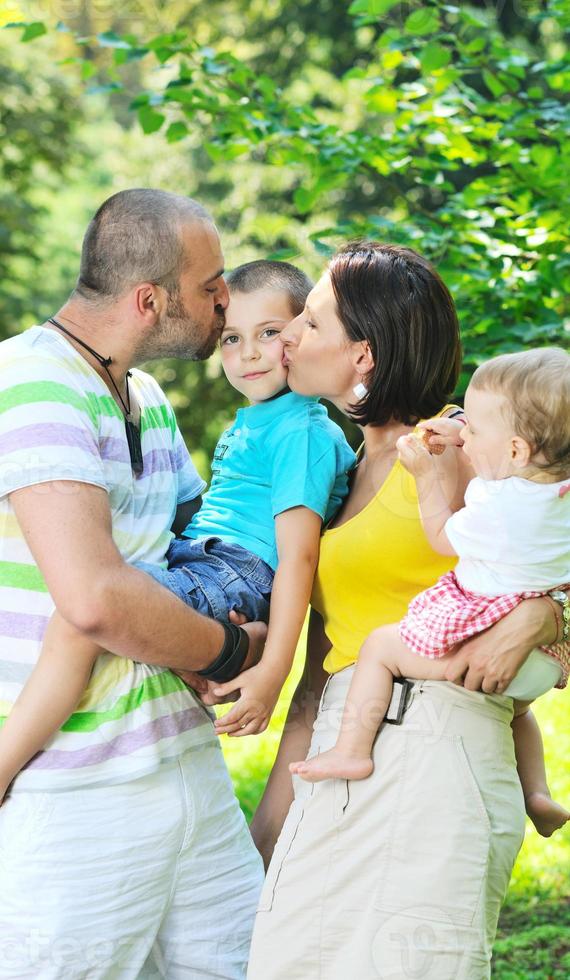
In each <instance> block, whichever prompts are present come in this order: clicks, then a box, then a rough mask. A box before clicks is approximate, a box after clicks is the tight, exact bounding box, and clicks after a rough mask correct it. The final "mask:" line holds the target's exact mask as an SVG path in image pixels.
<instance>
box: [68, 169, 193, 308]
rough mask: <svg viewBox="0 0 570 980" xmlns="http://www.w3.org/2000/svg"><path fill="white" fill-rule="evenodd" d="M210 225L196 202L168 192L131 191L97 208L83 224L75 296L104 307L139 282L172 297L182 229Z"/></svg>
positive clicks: (182, 259)
mask: <svg viewBox="0 0 570 980" xmlns="http://www.w3.org/2000/svg"><path fill="white" fill-rule="evenodd" d="M196 221H204V222H209V223H211V222H212V218H211V217H210V215H209V214H208V212H207V211H206V209H205V208H203V207H202V205H201V204H198V202H197V201H194V200H192V198H189V197H183V196H182V195H179V194H172V193H170V192H169V191H161V190H153V189H152V188H133V189H131V190H126V191H119V193H118V194H113V196H112V197H109V198H108V199H107V200H106V201H104V202H103V204H102V205H101V207H100V208H99V210H98V211H97V213H96V214H95V216H94V217H93V218H92V220H91V221H90V223H89V226H88V228H87V231H86V233H85V238H84V239H83V248H82V252H81V267H80V272H79V278H78V280H77V285H76V287H75V295H76V296H80V297H81V298H82V299H85V300H87V301H89V302H94V303H97V302H102V303H106V302H108V301H110V300H113V299H116V298H117V297H118V296H121V295H123V293H125V292H126V291H127V290H128V289H130V288H131V287H132V286H134V285H136V284H137V283H139V282H149V283H153V284H155V285H157V286H162V287H163V288H164V289H165V290H166V291H167V293H169V294H170V293H176V292H177V289H178V283H179V281H180V274H181V272H182V270H183V268H184V266H185V264H187V263H188V262H189V261H191V260H192V256H191V255H188V254H187V253H186V254H185V250H184V244H183V239H182V229H183V227H184V226H185V225H188V224H191V223H193V222H196Z"/></svg>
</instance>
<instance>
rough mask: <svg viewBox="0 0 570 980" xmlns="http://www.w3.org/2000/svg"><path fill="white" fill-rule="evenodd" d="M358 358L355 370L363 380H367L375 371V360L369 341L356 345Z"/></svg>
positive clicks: (362, 341)
mask: <svg viewBox="0 0 570 980" xmlns="http://www.w3.org/2000/svg"><path fill="white" fill-rule="evenodd" d="M356 347H357V357H356V363H355V368H356V370H357V371H358V374H359V375H360V376H361V377H362V378H366V377H367V376H368V375H369V374H371V373H372V371H373V370H374V358H373V357H372V351H371V350H370V344H369V343H368V341H367V340H361V341H359V342H358V343H357V344H356Z"/></svg>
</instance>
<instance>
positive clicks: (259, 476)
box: [184, 392, 356, 569]
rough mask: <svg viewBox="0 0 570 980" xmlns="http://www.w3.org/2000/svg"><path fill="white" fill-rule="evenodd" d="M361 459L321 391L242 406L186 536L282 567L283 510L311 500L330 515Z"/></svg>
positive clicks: (310, 504)
mask: <svg viewBox="0 0 570 980" xmlns="http://www.w3.org/2000/svg"><path fill="white" fill-rule="evenodd" d="M355 461H356V457H355V455H354V453H353V451H352V449H351V448H350V446H349V445H348V443H347V441H346V439H345V437H344V433H343V432H342V429H340V427H339V426H338V425H336V423H335V422H332V421H331V419H329V417H328V414H327V410H326V408H325V407H324V405H320V404H319V402H318V401H317V400H316V399H315V398H308V397H307V396H306V395H297V394H295V393H294V392H288V393H287V394H285V395H281V396H280V397H279V398H274V399H272V400H270V401H266V402H260V403H259V404H258V405H250V406H249V407H248V408H240V409H238V412H237V415H236V419H235V422H234V423H233V425H232V426H230V428H229V429H226V431H225V432H224V433H223V435H222V436H221V438H220V440H219V442H218V445H217V446H216V450H215V452H214V459H213V463H212V482H211V485H210V489H209V490H208V492H207V493H206V494H205V496H204V501H203V504H202V506H201V508H200V510H199V511H198V513H197V514H195V515H194V517H193V518H192V520H191V522H190V524H189V525H188V527H187V528H186V529H185V531H184V537H187V538H194V539H197V538H205V537H211V536H213V537H218V538H222V540H223V541H228V542H230V543H232V544H239V545H241V546H242V548H247V550H248V551H251V552H253V554H255V555H259V557H260V558H263V560H264V561H266V562H267V564H268V565H271V567H272V568H274V569H275V568H276V567H277V560H278V559H277V545H276V541H275V522H274V519H275V517H276V516H277V515H278V514H281V513H282V512H283V511H284V510H289V509H290V508H291V507H308V508H309V510H313V511H315V513H316V514H319V516H320V517H322V519H323V521H325V522H326V521H328V520H329V519H330V518H331V517H332V515H333V514H334V513H335V512H336V511H337V510H338V508H339V507H340V504H341V503H342V501H343V500H344V498H345V497H346V495H347V493H348V477H347V473H348V471H349V470H350V469H351V467H352V466H354V463H355Z"/></svg>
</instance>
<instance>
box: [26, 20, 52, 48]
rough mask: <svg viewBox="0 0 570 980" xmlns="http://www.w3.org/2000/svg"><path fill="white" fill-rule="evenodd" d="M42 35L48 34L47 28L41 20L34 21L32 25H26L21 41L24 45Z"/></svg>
mask: <svg viewBox="0 0 570 980" xmlns="http://www.w3.org/2000/svg"><path fill="white" fill-rule="evenodd" d="M42 34H47V27H46V26H45V24H44V23H42V21H41V20H34V21H33V22H32V23H31V24H26V27H25V30H24V33H23V34H22V37H21V40H22V41H23V42H24V43H26V42H27V41H33V40H34V39H35V38H36V37H41V36H42Z"/></svg>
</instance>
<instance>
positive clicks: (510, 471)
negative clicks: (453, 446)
mask: <svg viewBox="0 0 570 980" xmlns="http://www.w3.org/2000/svg"><path fill="white" fill-rule="evenodd" d="M465 415H466V418H467V425H465V426H464V427H463V429H462V431H461V436H462V438H463V450H464V452H465V453H466V454H467V456H468V457H469V459H470V461H471V465H472V466H473V469H474V470H475V472H476V474H477V476H480V477H482V478H483V479H484V480H504V479H506V477H509V476H516V475H517V473H519V472H520V467H519V466H517V465H516V460H517V444H518V443H519V442H520V440H519V439H518V437H517V435H516V433H515V432H513V427H512V425H511V424H510V422H509V415H508V411H507V405H506V400H505V397H504V395H500V394H498V393H497V392H494V391H485V390H480V389H476V388H471V387H469V388H468V389H467V391H466V393H465Z"/></svg>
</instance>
